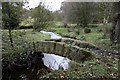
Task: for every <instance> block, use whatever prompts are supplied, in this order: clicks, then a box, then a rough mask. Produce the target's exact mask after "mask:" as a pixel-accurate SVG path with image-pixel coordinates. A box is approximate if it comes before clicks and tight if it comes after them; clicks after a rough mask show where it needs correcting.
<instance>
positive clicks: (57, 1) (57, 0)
mask: <svg viewBox="0 0 120 80" xmlns="http://www.w3.org/2000/svg"><path fill="white" fill-rule="evenodd" d="M41 1H45V5H46V6H48V8H49V9H50V10H52V11H55V10H59V9H60V6H61V2H63V1H64V0H29V4H28V6H29V8H34V7H37V6H38V5H39V2H41ZM26 6H27V5H26Z"/></svg>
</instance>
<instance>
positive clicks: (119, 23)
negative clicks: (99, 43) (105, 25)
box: [115, 19, 120, 43]
mask: <svg viewBox="0 0 120 80" xmlns="http://www.w3.org/2000/svg"><path fill="white" fill-rule="evenodd" d="M115 31H116V33H115V40H116V42H117V43H120V19H119V20H118V21H117V24H116V30H115Z"/></svg>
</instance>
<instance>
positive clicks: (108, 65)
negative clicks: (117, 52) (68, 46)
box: [42, 53, 118, 80]
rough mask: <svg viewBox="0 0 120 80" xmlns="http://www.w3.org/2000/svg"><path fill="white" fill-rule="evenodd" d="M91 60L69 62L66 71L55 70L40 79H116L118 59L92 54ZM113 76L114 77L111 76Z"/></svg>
mask: <svg viewBox="0 0 120 80" xmlns="http://www.w3.org/2000/svg"><path fill="white" fill-rule="evenodd" d="M93 55H94V57H93V58H92V59H91V60H87V61H85V62H83V63H82V62H75V61H71V62H70V63H69V64H70V66H69V68H68V70H66V71H62V70H57V71H52V72H51V73H49V74H47V75H44V76H42V78H69V79H70V80H72V79H73V78H78V79H79V78H100V77H106V78H117V76H118V58H117V57H114V56H112V55H100V54H94V53H93ZM113 74H114V75H113Z"/></svg>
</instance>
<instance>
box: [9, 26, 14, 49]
mask: <svg viewBox="0 0 120 80" xmlns="http://www.w3.org/2000/svg"><path fill="white" fill-rule="evenodd" d="M9 39H10V44H11V47H12V49H13V48H14V46H13V40H12V34H11V29H10V28H9Z"/></svg>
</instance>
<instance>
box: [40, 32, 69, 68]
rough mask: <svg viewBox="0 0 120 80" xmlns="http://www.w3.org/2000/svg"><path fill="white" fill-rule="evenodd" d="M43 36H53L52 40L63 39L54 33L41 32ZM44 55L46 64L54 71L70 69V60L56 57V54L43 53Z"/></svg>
mask: <svg viewBox="0 0 120 80" xmlns="http://www.w3.org/2000/svg"><path fill="white" fill-rule="evenodd" d="M40 32H41V33H43V34H49V35H50V36H51V39H61V38H62V37H61V36H60V35H59V34H55V33H53V32H46V31H40ZM43 54H44V58H43V61H44V64H45V65H46V66H47V67H49V68H51V69H52V70H58V69H59V67H62V68H63V69H64V70H66V69H68V67H69V62H70V59H68V58H65V57H62V56H58V55H54V54H49V53H43Z"/></svg>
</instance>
